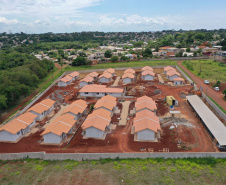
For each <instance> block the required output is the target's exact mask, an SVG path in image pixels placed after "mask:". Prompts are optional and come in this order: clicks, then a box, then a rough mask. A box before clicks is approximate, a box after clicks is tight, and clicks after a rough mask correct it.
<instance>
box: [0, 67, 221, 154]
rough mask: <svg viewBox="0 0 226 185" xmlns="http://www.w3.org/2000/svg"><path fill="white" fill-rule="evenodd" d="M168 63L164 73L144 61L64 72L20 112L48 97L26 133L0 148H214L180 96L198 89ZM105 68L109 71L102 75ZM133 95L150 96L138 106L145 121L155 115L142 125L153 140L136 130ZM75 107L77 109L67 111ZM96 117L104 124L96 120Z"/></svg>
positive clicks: (66, 150)
mask: <svg viewBox="0 0 226 185" xmlns="http://www.w3.org/2000/svg"><path fill="white" fill-rule="evenodd" d="M168 67H169V66H168ZM170 68H171V69H169V71H170V73H169V72H168V71H167V70H168V69H167V68H166V67H165V68H164V67H162V68H153V69H152V68H151V67H149V66H146V68H145V69H143V68H142V69H136V70H133V69H131V70H129V71H128V72H127V73H126V71H125V70H116V71H115V70H111V69H108V71H107V70H106V71H103V72H87V73H80V74H79V76H77V77H76V78H75V74H74V76H71V77H72V78H73V79H72V78H71V77H70V74H69V73H67V74H65V76H64V77H63V78H62V80H61V79H60V80H58V81H57V82H54V85H53V86H52V87H51V88H50V89H49V90H48V91H46V92H45V93H44V94H43V95H42V96H41V97H40V98H39V99H38V100H37V101H35V102H34V103H33V104H32V106H31V108H29V109H28V110H26V112H32V111H33V112H35V106H36V107H37V106H41V105H43V104H44V103H43V101H45V100H47V99H48V100H51V101H53V104H51V106H49V105H48V106H49V107H53V109H51V108H49V109H48V110H45V114H44V116H43V117H41V118H40V120H38V119H35V123H34V125H32V127H31V128H30V129H29V131H28V132H26V133H22V131H21V133H22V134H23V135H22V136H21V137H20V138H19V137H18V139H15V140H14V141H7V140H4V141H2V139H1V136H0V153H19V152H39V151H45V152H47V153H120V152H123V153H125V152H133V153H134V152H219V149H218V147H217V145H218V144H219V142H218V141H216V139H213V137H212V135H211V134H210V133H209V130H208V129H206V126H205V124H203V122H202V120H201V119H200V117H199V116H198V115H197V113H196V112H195V110H194V108H193V107H192V106H191V105H190V102H189V103H188V100H187V98H186V97H187V96H189V95H191V96H192V95H199V92H198V91H195V89H194V86H193V85H192V84H191V83H190V82H189V81H187V80H186V78H185V77H183V75H182V74H180V72H179V71H178V70H177V69H175V68H173V71H172V67H170ZM127 70H128V69H127ZM147 70H149V71H148V72H147ZM133 71H134V72H133ZM105 72H106V73H107V72H108V73H109V74H107V75H106V74H105V75H103V74H104V73H105ZM94 73H95V74H94ZM128 73H129V75H128ZM68 74H69V75H68ZM71 74H72V73H71ZM76 75H77V74H76ZM145 75H149V76H145ZM90 76H91V77H92V78H90ZM171 76H172V77H173V76H174V78H171ZM91 87H92V88H91ZM139 98H144V99H145V98H146V99H150V100H147V102H148V103H149V104H152V102H154V103H153V104H152V105H154V106H156V107H155V108H153V110H151V108H148V106H147V107H144V108H140V109H141V111H147V110H148V111H150V114H149V112H147V113H146V114H147V115H148V116H149V117H150V118H147V117H148V116H147V117H145V118H147V121H148V120H152V119H153V120H156V123H157V124H156V123H149V122H148V123H147V124H148V126H147V128H146V127H145V125H144V127H145V129H146V130H151V132H150V134H153V133H154V135H153V139H149V138H150V137H149V136H150V134H148V132H146V133H144V135H143V136H142V135H141V136H139V134H138V133H137V134H136V132H139V131H143V130H144V129H143V128H140V125H139V124H137V123H136V121H138V122H139V121H140V120H142V119H143V118H144V116H143V117H142V115H143V114H142V115H140V116H141V117H142V119H139V120H138V117H139V105H140V104H139ZM81 100H82V101H83V102H81ZM143 101H144V100H141V103H142V102H143ZM145 101H146V100H145ZM109 102H110V103H109ZM79 103H80V104H79ZM82 104H85V105H84V106H82ZM109 104H111V105H109ZM44 106H47V105H44ZM75 106H77V107H79V109H81V110H79V111H78V110H77V109H78V108H77V109H76V110H72V109H73V108H75ZM32 107H34V108H33V109H32ZM144 109H145V110H144ZM149 109H150V110H149ZM48 111H49V112H48ZM33 112H32V113H33ZM143 113H144V112H143ZM24 114H25V113H24ZM65 114H66V115H65ZM72 115H74V116H76V117H72ZM20 116H21V115H20ZM64 117H66V118H64ZM15 119H17V118H14V120H15ZM64 119H65V120H64ZM18 120H19V118H18ZM98 120H99V121H98ZM102 120H103V122H104V123H103V124H104V126H103V125H101V126H100V125H99V124H100V123H99V122H101V121H102ZM153 120H152V122H153ZM19 121H20V120H19ZM221 121H222V120H221ZM10 122H12V121H10ZM10 122H9V123H7V124H10ZM96 122H97V123H96ZM59 123H60V124H61V126H60V125H59ZM7 124H6V125H3V126H2V127H0V134H1V131H7V132H10V131H9V130H10V129H11V127H12V126H11V127H10V126H8V127H7ZM144 124H145V123H144ZM150 124H153V125H154V128H153V125H151V126H150ZM62 125H63V126H62ZM136 125H138V126H139V128H138V126H137V127H136ZM156 125H157V126H156ZM66 127H67V128H66ZM7 129H8V130H7ZM91 129H92V130H91ZM97 130H98V131H97ZM136 130H137V131H136ZM18 132H20V131H14V133H13V131H12V132H11V134H15V135H16V134H18ZM50 133H54V134H55V135H58V136H59V137H58V140H57V141H53V140H54V137H55V136H54V137H52V136H51V139H48V140H47V139H46V138H47V137H45V135H46V136H48V137H49V138H50V135H49V134H50ZM58 133H59V134H58ZM145 134H146V135H145ZM2 138H3V136H2ZM139 138H145V139H139ZM50 141H52V142H50ZM223 145H224V144H223Z"/></svg>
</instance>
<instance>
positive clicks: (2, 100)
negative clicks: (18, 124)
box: [0, 94, 7, 123]
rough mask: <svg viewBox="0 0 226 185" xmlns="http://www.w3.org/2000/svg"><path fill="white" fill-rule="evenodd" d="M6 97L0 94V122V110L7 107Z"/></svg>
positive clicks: (0, 120) (0, 117) (0, 121)
mask: <svg viewBox="0 0 226 185" xmlns="http://www.w3.org/2000/svg"><path fill="white" fill-rule="evenodd" d="M6 102H7V98H6V96H5V95H1V94H0V123H2V116H1V115H2V111H3V110H5V109H6V108H7V103H6Z"/></svg>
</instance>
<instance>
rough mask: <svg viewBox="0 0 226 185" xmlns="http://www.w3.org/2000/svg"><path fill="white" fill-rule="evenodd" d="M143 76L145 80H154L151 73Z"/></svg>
mask: <svg viewBox="0 0 226 185" xmlns="http://www.w3.org/2000/svg"><path fill="white" fill-rule="evenodd" d="M142 78H143V79H144V80H154V76H151V75H143V76H142Z"/></svg>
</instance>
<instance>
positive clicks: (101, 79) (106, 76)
mask: <svg viewBox="0 0 226 185" xmlns="http://www.w3.org/2000/svg"><path fill="white" fill-rule="evenodd" d="M111 78H112V75H111V73H108V72H105V73H103V74H102V75H100V76H99V82H100V83H109V82H110V81H111Z"/></svg>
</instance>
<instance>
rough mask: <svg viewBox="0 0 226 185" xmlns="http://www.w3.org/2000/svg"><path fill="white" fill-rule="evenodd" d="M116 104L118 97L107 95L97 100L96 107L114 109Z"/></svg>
mask: <svg viewBox="0 0 226 185" xmlns="http://www.w3.org/2000/svg"><path fill="white" fill-rule="evenodd" d="M115 106H116V98H112V96H110V95H108V96H105V97H103V98H101V99H99V100H98V101H97V103H96V104H95V106H94V108H95V109H98V108H101V107H104V108H107V109H109V110H112V109H113V108H114V107H115Z"/></svg>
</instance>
